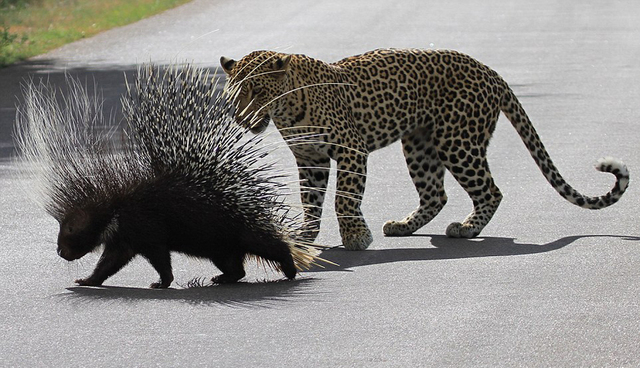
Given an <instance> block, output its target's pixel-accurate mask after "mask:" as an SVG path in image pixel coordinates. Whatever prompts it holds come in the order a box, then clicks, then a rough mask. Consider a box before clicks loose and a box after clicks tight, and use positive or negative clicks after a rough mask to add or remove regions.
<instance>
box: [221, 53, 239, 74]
mask: <svg viewBox="0 0 640 368" xmlns="http://www.w3.org/2000/svg"><path fill="white" fill-rule="evenodd" d="M235 64H236V61H235V60H233V59H229V58H226V57H224V56H222V57H221V58H220V65H222V70H224V72H225V73H227V74H231V69H233V66H234V65H235Z"/></svg>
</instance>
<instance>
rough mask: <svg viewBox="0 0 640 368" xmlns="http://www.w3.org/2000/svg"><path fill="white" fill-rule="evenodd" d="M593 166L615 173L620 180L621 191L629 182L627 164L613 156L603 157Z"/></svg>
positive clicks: (599, 169)
mask: <svg viewBox="0 0 640 368" xmlns="http://www.w3.org/2000/svg"><path fill="white" fill-rule="evenodd" d="M595 167H596V170H598V171H602V172H608V173H611V174H613V175H615V176H616V178H618V181H619V182H620V189H622V190H623V191H624V190H625V189H626V188H627V185H628V184H629V169H627V165H625V164H624V162H622V161H620V160H618V159H616V158H613V157H603V158H601V159H599V160H598V161H597V162H596V165H595Z"/></svg>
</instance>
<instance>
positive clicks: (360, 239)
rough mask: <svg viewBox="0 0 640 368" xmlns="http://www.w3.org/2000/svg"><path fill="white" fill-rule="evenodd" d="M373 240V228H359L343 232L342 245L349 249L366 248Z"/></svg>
mask: <svg viewBox="0 0 640 368" xmlns="http://www.w3.org/2000/svg"><path fill="white" fill-rule="evenodd" d="M372 242H373V236H372V235H371V230H369V228H368V227H366V225H365V227H364V228H359V229H357V230H356V231H349V232H347V233H346V234H344V233H343V234H342V245H344V247H345V248H346V249H347V250H365V249H367V248H368V247H369V245H371V243H372Z"/></svg>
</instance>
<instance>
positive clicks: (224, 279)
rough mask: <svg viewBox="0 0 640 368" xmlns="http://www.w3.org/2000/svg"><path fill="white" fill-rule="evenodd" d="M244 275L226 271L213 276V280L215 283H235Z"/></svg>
mask: <svg viewBox="0 0 640 368" xmlns="http://www.w3.org/2000/svg"><path fill="white" fill-rule="evenodd" d="M243 277H244V275H242V276H240V277H238V275H229V274H226V273H223V274H220V275H218V276H214V277H212V278H211V282H212V283H214V284H233V283H236V282H238V281H239V280H240V279H241V278H243Z"/></svg>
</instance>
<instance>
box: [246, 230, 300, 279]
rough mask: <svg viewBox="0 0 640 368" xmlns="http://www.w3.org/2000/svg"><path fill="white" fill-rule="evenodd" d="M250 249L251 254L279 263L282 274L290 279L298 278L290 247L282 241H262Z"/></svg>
mask: <svg viewBox="0 0 640 368" xmlns="http://www.w3.org/2000/svg"><path fill="white" fill-rule="evenodd" d="M253 244H254V245H253V246H250V247H249V253H251V254H253V255H256V256H258V257H260V258H263V259H265V260H267V261H271V262H277V263H278V264H279V265H280V269H281V270H282V273H284V275H285V276H286V277H287V278H288V279H293V278H295V277H296V274H297V273H298V270H297V268H296V265H295V263H294V261H293V257H292V256H291V250H290V249H289V245H288V244H287V243H285V242H284V241H282V240H280V239H272V240H269V241H267V240H266V239H260V240H258V241H257V242H255V243H253Z"/></svg>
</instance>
